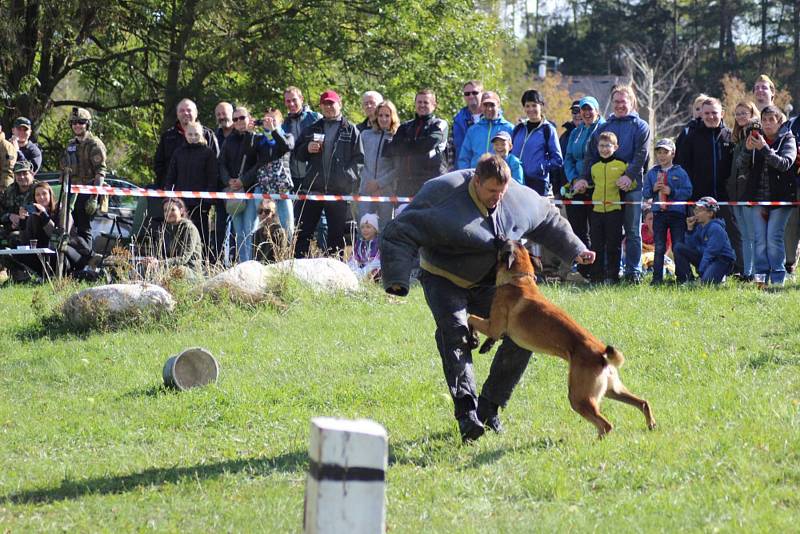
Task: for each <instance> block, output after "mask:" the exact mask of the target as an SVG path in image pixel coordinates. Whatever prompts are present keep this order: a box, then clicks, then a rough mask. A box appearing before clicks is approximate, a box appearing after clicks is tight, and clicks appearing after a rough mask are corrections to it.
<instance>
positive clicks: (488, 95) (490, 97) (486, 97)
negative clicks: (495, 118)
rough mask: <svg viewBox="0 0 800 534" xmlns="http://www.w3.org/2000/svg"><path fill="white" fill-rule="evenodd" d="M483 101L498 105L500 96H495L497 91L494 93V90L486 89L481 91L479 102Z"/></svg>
mask: <svg viewBox="0 0 800 534" xmlns="http://www.w3.org/2000/svg"><path fill="white" fill-rule="evenodd" d="M484 102H494V103H495V105H497V106H499V105H500V97H499V96H497V93H495V92H494V91H486V92H484V93H483V96H482V97H481V104H483V103H484Z"/></svg>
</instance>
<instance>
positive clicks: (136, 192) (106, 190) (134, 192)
mask: <svg viewBox="0 0 800 534" xmlns="http://www.w3.org/2000/svg"><path fill="white" fill-rule="evenodd" d="M70 192H72V193H81V194H87V195H117V196H123V197H160V198H210V199H223V200H224V199H233V198H238V199H242V200H243V199H250V198H271V199H274V200H326V201H347V200H357V201H359V202H393V203H396V204H407V203H408V202H411V197H396V196H391V197H380V196H377V197H376V196H366V195H315V194H299V195H296V194H278V193H275V194H270V193H229V192H223V191H164V190H161V189H139V188H137V189H133V188H129V187H106V186H96V185H73V186H72V187H71V188H70Z"/></svg>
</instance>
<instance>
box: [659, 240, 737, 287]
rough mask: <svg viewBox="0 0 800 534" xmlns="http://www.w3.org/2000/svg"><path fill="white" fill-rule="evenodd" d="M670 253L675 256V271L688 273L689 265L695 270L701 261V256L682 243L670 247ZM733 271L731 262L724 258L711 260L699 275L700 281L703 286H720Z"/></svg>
mask: <svg viewBox="0 0 800 534" xmlns="http://www.w3.org/2000/svg"><path fill="white" fill-rule="evenodd" d="M672 253H673V254H674V255H675V269H676V270H677V269H681V270H685V272H688V271H689V268H690V267H689V265H690V264H691V265H694V266H695V268H697V267H698V266H699V265H700V261H701V260H702V259H703V254H702V253H701V252H699V251H697V250H695V249H693V248H692V247H690V246H688V245H686V243H684V242H682V241H681V242H678V243H675V244H673V245H672ZM698 270H699V269H698ZM732 270H733V261H731V260H727V259H724V258H717V259H714V260H712V261H711V262H710V263H709V264H708V266H707V267H706V268H705V270H704V271H703V272H702V273H700V281H701V282H703V283H704V284H721V283H722V281H723V280H724V279H725V276H727V275H729V274H730V272H731V271H732Z"/></svg>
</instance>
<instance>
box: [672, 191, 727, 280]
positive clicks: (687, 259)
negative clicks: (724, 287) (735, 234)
mask: <svg viewBox="0 0 800 534" xmlns="http://www.w3.org/2000/svg"><path fill="white" fill-rule="evenodd" d="M718 210H719V204H717V201H716V200H714V198H712V197H703V198H701V199H700V200H698V201H697V202H695V205H694V215H693V216H691V217H689V218H687V219H686V227H687V230H688V231H687V232H686V236H685V237H684V240H683V241H681V242H676V243H675V244H674V245H673V247H672V250H673V252H674V253H675V268H676V269H685V270H686V272H689V268H690V267H689V264H691V265H694V266H695V267H696V268H697V272H698V273H700V281H701V282H703V283H704V284H720V283H722V282H723V281H724V280H725V276H726V275H728V274H729V273H730V272H731V270H733V263H734V261H736V254H735V253H734V252H733V247H732V246H731V242H730V240H729V239H728V233H727V232H726V231H725V221H723V220H721V219H717V218H716V213H717V211H718Z"/></svg>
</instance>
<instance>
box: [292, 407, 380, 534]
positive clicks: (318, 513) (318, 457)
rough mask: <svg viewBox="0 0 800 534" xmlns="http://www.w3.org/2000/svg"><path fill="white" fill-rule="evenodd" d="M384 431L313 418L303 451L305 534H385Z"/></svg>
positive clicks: (374, 425)
mask: <svg viewBox="0 0 800 534" xmlns="http://www.w3.org/2000/svg"><path fill="white" fill-rule="evenodd" d="M388 443H389V441H388V436H387V434H386V429H385V428H383V427H382V426H381V425H379V424H378V423H376V422H374V421H369V420H366V419H360V420H358V421H351V420H347V419H334V418H330V417H315V418H314V419H312V420H311V438H310V441H309V446H308V454H309V467H308V478H307V480H306V497H305V512H304V517H303V527H304V529H305V532H306V533H307V534H327V533H331V534H333V533H341V532H346V533H347V534H382V533H383V532H385V531H386V469H387V467H388V452H389V445H388Z"/></svg>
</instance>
